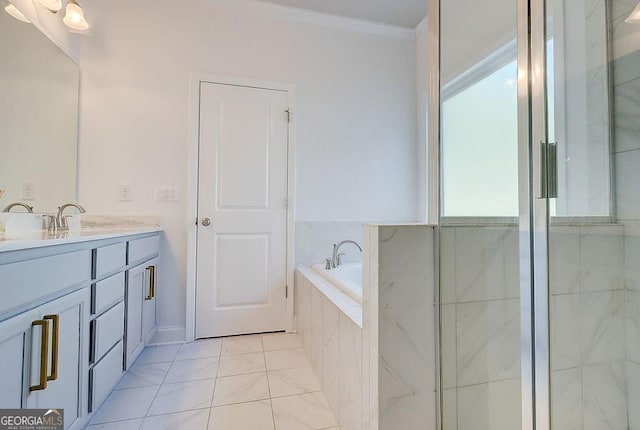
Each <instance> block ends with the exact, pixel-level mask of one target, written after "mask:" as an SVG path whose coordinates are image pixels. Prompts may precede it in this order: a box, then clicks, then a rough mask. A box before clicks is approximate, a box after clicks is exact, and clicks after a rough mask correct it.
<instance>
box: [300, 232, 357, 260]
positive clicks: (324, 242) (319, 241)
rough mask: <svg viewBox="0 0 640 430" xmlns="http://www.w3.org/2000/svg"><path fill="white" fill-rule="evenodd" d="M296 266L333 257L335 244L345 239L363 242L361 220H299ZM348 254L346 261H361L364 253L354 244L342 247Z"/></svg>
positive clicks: (342, 250)
mask: <svg viewBox="0 0 640 430" xmlns="http://www.w3.org/2000/svg"><path fill="white" fill-rule="evenodd" d="M295 229H296V244H295V246H296V266H305V267H308V266H311V265H312V264H319V263H322V262H323V261H324V259H325V258H329V257H331V251H332V250H333V244H334V243H338V242H340V241H342V240H345V239H351V240H355V241H357V242H359V243H362V223H361V222H297V223H296V225H295ZM341 252H344V253H345V254H346V255H345V257H344V261H345V262H348V263H351V262H360V261H362V254H360V252H359V251H358V250H357V249H356V248H355V247H352V246H345V247H344V248H343V249H341Z"/></svg>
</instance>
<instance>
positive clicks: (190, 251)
mask: <svg viewBox="0 0 640 430" xmlns="http://www.w3.org/2000/svg"><path fill="white" fill-rule="evenodd" d="M201 83H210V84H220V85H231V86H238V87H251V88H259V89H265V90H275V91H286V92H287V95H288V98H289V111H290V115H291V116H290V118H291V120H290V121H289V126H288V144H287V199H288V205H287V238H286V252H287V258H286V262H287V291H288V294H287V298H286V311H285V330H286V331H287V332H292V331H293V330H294V317H293V312H294V309H293V304H294V299H295V298H294V295H295V290H294V288H293V283H294V270H295V255H294V252H295V236H294V235H295V229H294V224H295V207H296V205H295V147H296V142H295V136H296V133H295V127H296V122H295V113H296V110H295V100H296V86H295V84H292V83H287V82H274V81H265V80H259V79H252V78H245V77H235V76H223V75H215V74H210V73H191V74H190V77H189V138H188V149H187V158H188V159H187V176H188V177H187V213H186V215H187V225H186V226H185V227H186V229H187V279H186V281H187V285H186V288H187V291H186V293H187V294H186V300H187V302H186V321H185V341H187V342H193V341H194V340H195V338H196V287H197V285H196V271H197V257H198V252H197V226H196V224H195V221H196V220H197V217H198V175H199V172H198V168H199V166H198V163H199V152H200V150H199V143H200V85H201Z"/></svg>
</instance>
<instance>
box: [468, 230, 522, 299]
mask: <svg viewBox="0 0 640 430" xmlns="http://www.w3.org/2000/svg"><path fill="white" fill-rule="evenodd" d="M518 256H519V249H518V230H517V228H516V227H511V226H505V227H456V232H455V285H456V288H455V294H456V296H455V301H456V302H457V303H461V302H473V301H479V300H495V299H505V298H515V297H519V295H520V283H519V261H518Z"/></svg>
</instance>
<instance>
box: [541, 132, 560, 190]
mask: <svg viewBox="0 0 640 430" xmlns="http://www.w3.org/2000/svg"><path fill="white" fill-rule="evenodd" d="M557 197H558V144H557V143H556V142H540V198H541V199H555V198H557Z"/></svg>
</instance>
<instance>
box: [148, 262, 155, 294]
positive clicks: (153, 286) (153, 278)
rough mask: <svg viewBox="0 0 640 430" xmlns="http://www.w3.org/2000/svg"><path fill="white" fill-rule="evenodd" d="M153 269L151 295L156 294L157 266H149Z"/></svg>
mask: <svg viewBox="0 0 640 430" xmlns="http://www.w3.org/2000/svg"><path fill="white" fill-rule="evenodd" d="M149 269H151V273H150V276H151V297H155V296H156V266H149Z"/></svg>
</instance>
